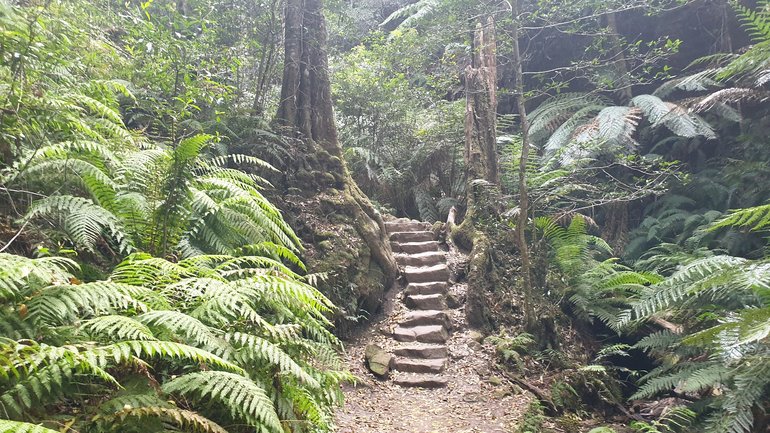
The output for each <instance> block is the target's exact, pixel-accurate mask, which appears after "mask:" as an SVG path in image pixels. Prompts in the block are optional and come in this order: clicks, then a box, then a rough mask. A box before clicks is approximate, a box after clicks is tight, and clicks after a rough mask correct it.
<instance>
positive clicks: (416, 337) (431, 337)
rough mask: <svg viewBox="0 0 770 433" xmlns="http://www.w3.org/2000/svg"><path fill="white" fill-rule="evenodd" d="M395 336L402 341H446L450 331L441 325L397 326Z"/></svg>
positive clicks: (394, 331)
mask: <svg viewBox="0 0 770 433" xmlns="http://www.w3.org/2000/svg"><path fill="white" fill-rule="evenodd" d="M393 338H394V339H395V340H396V341H401V342H415V341H416V342H418V343H444V342H446V341H447V339H448V338H449V333H448V332H447V330H446V328H444V327H443V326H439V325H428V326H396V329H394V330H393Z"/></svg>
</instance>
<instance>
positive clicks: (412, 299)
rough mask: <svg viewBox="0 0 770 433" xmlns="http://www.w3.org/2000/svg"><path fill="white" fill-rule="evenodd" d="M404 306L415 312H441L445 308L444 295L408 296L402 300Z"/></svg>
mask: <svg viewBox="0 0 770 433" xmlns="http://www.w3.org/2000/svg"><path fill="white" fill-rule="evenodd" d="M404 304H406V306H407V307H409V308H413V309H415V310H443V309H444V307H445V306H446V304H445V303H444V295H441V294H435V295H410V296H407V297H406V299H404Z"/></svg>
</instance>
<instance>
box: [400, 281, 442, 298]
mask: <svg viewBox="0 0 770 433" xmlns="http://www.w3.org/2000/svg"><path fill="white" fill-rule="evenodd" d="M447 290H449V283H447V282H446V281H437V282H434V283H411V284H409V285H407V286H406V289H404V294H405V295H406V296H411V295H435V294H436V293H440V294H442V295H443V294H446V292H447Z"/></svg>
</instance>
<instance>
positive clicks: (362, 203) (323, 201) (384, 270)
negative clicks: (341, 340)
mask: <svg viewBox="0 0 770 433" xmlns="http://www.w3.org/2000/svg"><path fill="white" fill-rule="evenodd" d="M292 153H293V154H294V156H295V158H294V159H293V160H292V162H293V164H292V167H284V168H282V171H283V172H284V176H283V179H281V180H278V181H277V182H278V183H280V184H282V185H281V187H279V188H276V189H277V190H282V191H287V193H286V194H285V195H283V196H281V197H276V201H277V202H278V203H279V206H280V207H281V209H282V210H283V211H284V214H285V217H286V219H287V221H289V223H290V224H291V226H292V228H293V229H294V230H295V231H296V233H297V235H298V236H299V237H300V239H302V241H303V244H304V245H305V247H306V250H305V251H304V252H303V254H302V258H303V260H304V261H305V264H306V265H307V267H308V272H310V273H322V274H325V275H324V276H325V278H323V279H320V280H319V282H318V286H319V289H321V291H322V292H323V293H324V294H325V295H326V296H328V297H329V298H330V299H331V300H332V301H333V302H334V303H335V305H337V306H338V307H340V310H339V312H338V313H337V316H336V317H335V322H336V325H337V332H338V333H339V334H342V335H344V334H346V333H348V332H349V331H350V330H351V328H352V327H354V326H355V324H356V323H357V322H360V321H362V320H365V319H367V318H368V317H370V316H372V315H374V314H375V313H377V312H378V311H379V309H380V308H381V306H382V302H383V300H384V294H385V291H386V290H388V289H390V288H391V286H393V284H394V282H395V278H396V274H397V272H398V268H397V265H396V263H395V260H394V258H393V254H392V252H391V250H390V245H389V243H388V241H387V233H386V232H385V227H384V223H383V221H382V218H381V216H380V215H379V213H378V212H377V211H376V210H375V209H374V208H373V207H372V205H371V204H370V202H369V200H368V198H367V197H366V196H365V195H363V193H362V192H361V191H360V189H359V188H358V186H357V185H356V184H355V183H354V182H353V180H352V179H351V178H350V175H349V173H348V171H347V168H346V167H345V163H344V161H342V160H340V159H339V158H338V157H336V156H333V155H330V154H329V153H327V152H325V151H324V150H319V149H317V148H316V146H315V145H314V144H313V143H301V144H300V143H297V148H295V149H293V152H292Z"/></svg>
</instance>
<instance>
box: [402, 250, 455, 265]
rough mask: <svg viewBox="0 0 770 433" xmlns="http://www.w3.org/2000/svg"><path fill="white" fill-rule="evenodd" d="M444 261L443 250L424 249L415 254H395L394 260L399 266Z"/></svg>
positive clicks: (436, 263) (432, 263)
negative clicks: (422, 251)
mask: <svg viewBox="0 0 770 433" xmlns="http://www.w3.org/2000/svg"><path fill="white" fill-rule="evenodd" d="M445 261H446V253H445V252H443V251H425V252H424V253H416V254H403V253H399V254H396V262H397V263H398V264H399V265H401V266H433V265H438V264H440V263H444V262H445Z"/></svg>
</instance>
